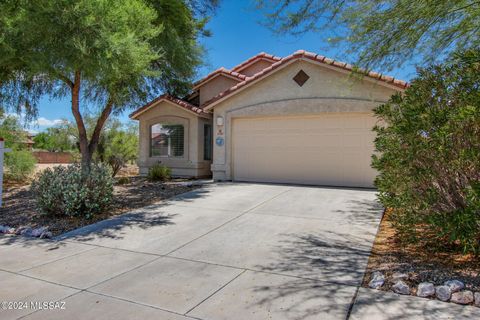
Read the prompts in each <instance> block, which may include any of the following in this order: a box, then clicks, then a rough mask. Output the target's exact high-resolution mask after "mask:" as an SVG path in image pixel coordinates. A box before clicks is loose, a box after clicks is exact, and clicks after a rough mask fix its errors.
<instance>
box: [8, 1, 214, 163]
mask: <svg viewBox="0 0 480 320" xmlns="http://www.w3.org/2000/svg"><path fill="white" fill-rule="evenodd" d="M216 2H217V1H214V0H211V1H187V0H55V1H54V0H39V1H27V0H6V1H2V2H1V3H0V39H1V41H0V104H1V105H4V106H6V107H10V108H14V109H16V110H17V111H18V110H20V109H22V110H24V111H26V113H27V116H29V117H34V116H35V115H36V113H37V108H38V101H39V99H40V97H42V96H44V95H49V96H51V97H54V98H61V97H66V96H70V97H71V110H72V114H73V116H74V119H75V123H76V126H77V130H78V136H79V144H80V145H79V147H80V152H81V155H82V163H83V165H84V167H89V165H90V163H91V161H92V156H93V154H94V152H95V150H96V149H97V147H98V144H99V139H100V134H101V131H102V129H103V127H104V125H105V123H106V121H107V119H108V118H109V117H110V115H112V114H113V115H115V114H119V113H121V112H122V111H123V110H125V109H127V108H132V107H135V106H138V105H139V104H142V103H144V102H145V101H146V100H147V99H149V98H151V97H153V96H156V95H158V94H159V93H160V92H162V91H166V92H168V93H171V94H178V95H180V94H184V93H186V89H187V87H188V86H187V84H188V83H190V82H191V80H192V79H193V77H194V75H195V72H196V68H197V66H198V65H199V64H200V62H201V58H202V48H201V46H200V45H199V44H198V38H199V36H201V35H204V34H207V32H206V31H205V30H204V25H205V23H206V19H205V18H204V17H203V16H202V14H203V13H205V12H208V11H209V9H210V7H215V5H216ZM92 105H93V106H95V107H96V108H97V110H98V111H99V114H100V116H99V117H98V119H97V121H96V124H95V126H94V130H93V133H92V135H91V137H90V138H89V137H88V134H87V130H86V127H85V122H84V118H83V115H82V111H83V110H84V108H85V107H86V106H92Z"/></svg>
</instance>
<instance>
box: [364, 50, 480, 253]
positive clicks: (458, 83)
mask: <svg viewBox="0 0 480 320" xmlns="http://www.w3.org/2000/svg"><path fill="white" fill-rule="evenodd" d="M375 113H376V114H377V116H378V117H379V119H380V120H381V122H380V123H381V124H380V125H378V126H376V128H375V131H376V132H377V138H376V141H375V145H376V149H377V150H378V151H379V152H380V155H376V156H374V157H373V166H374V167H375V168H376V169H378V170H379V172H380V175H379V176H378V178H377V180H376V185H377V187H378V189H379V191H380V200H381V201H382V202H383V204H384V205H385V206H387V207H392V208H394V212H395V215H394V218H395V226H396V227H397V228H398V230H399V232H400V234H401V235H402V237H403V238H404V239H407V240H413V241H416V240H426V239H428V240H431V241H432V243H436V244H442V245H443V246H447V244H448V245H451V246H454V247H455V246H461V248H462V249H463V251H464V252H475V253H479V252H480V51H478V50H476V51H468V52H467V53H465V54H463V55H462V56H457V57H456V58H455V59H454V61H453V62H452V63H451V64H447V65H434V66H430V67H428V68H426V69H421V70H419V75H418V77H417V78H416V79H415V80H414V81H413V82H412V84H411V87H410V88H408V89H407V90H406V92H405V94H404V95H400V94H398V95H396V96H393V97H392V98H391V100H390V101H389V102H388V103H386V104H384V105H382V106H379V107H378V108H377V109H376V110H375ZM418 231H421V232H418Z"/></svg>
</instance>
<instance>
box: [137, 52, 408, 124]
mask: <svg viewBox="0 0 480 320" xmlns="http://www.w3.org/2000/svg"><path fill="white" fill-rule="evenodd" d="M260 59H264V60H269V61H271V62H273V64H272V65H270V66H269V67H267V68H265V69H263V70H262V71H260V72H258V73H256V74H254V75H253V76H251V77H247V76H245V75H243V74H241V73H239V72H238V71H239V70H240V71H241V70H242V68H245V67H246V66H248V65H250V64H252V63H254V62H255V61H256V60H260ZM299 59H306V60H311V61H315V62H318V63H323V64H326V65H330V66H332V67H335V68H338V69H342V70H346V71H353V66H352V65H350V64H348V63H345V62H340V61H336V60H333V59H329V58H327V57H324V56H321V55H318V54H315V53H312V52H308V51H305V50H298V51H296V52H294V53H293V54H291V55H289V56H286V57H284V58H280V57H276V56H273V55H271V54H267V53H265V52H261V53H259V54H257V55H256V56H254V57H252V58H250V59H248V60H246V61H244V62H242V63H240V64H239V65H237V66H235V67H234V68H232V70H228V69H225V68H223V67H222V68H220V69H217V70H215V71H214V72H212V73H210V74H208V75H207V76H206V77H205V78H203V79H201V80H199V81H197V82H196V83H195V84H194V88H195V87H198V86H199V85H201V84H204V83H205V82H208V81H210V80H211V79H213V78H214V77H216V76H217V75H221V74H223V75H226V76H229V77H233V78H236V79H238V81H239V83H237V84H236V85H234V86H233V87H231V88H229V89H227V90H225V91H223V92H221V93H219V94H218V95H216V96H215V97H213V98H212V99H210V100H209V101H207V102H205V103H204V104H203V105H202V106H201V107H197V106H195V105H193V104H191V103H189V102H187V101H184V100H181V99H179V98H176V97H173V96H170V95H168V94H164V95H161V96H160V97H158V98H156V99H155V100H153V101H151V102H149V103H148V104H146V105H144V106H143V107H141V108H139V109H138V110H136V111H134V112H133V113H132V114H130V118H133V119H135V118H136V117H137V116H138V115H140V114H141V113H143V112H144V111H146V110H147V109H149V108H150V107H151V106H152V105H153V104H155V103H156V102H159V101H161V100H162V99H164V100H167V101H170V102H173V103H174V104H176V105H178V106H180V107H182V108H185V109H187V110H189V111H192V112H194V113H196V114H198V115H200V116H202V115H203V116H210V114H209V113H208V112H206V110H208V109H210V108H212V106H210V105H211V104H212V103H214V102H216V101H218V100H220V99H223V98H224V97H226V96H228V95H230V94H233V93H234V92H236V91H238V90H240V89H242V88H243V87H245V86H247V85H249V84H250V83H252V82H254V81H255V80H258V79H260V78H262V77H264V76H266V75H268V74H270V73H271V72H273V71H274V70H276V69H278V68H280V67H281V66H284V65H285V64H287V63H288V62H291V61H294V60H299ZM357 72H359V73H363V74H364V75H365V76H367V77H369V78H372V79H375V80H379V81H382V82H385V83H388V84H390V85H392V86H395V87H397V88H399V89H402V90H403V89H406V88H407V87H408V86H409V84H408V83H407V82H405V81H402V80H399V79H395V78H394V77H390V76H386V75H382V74H380V73H377V72H374V71H363V70H357ZM209 106H210V107H209Z"/></svg>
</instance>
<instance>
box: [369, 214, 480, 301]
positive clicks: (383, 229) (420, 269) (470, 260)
mask: <svg viewBox="0 0 480 320" xmlns="http://www.w3.org/2000/svg"><path fill="white" fill-rule="evenodd" d="M390 215H391V212H390V211H388V210H387V212H386V213H385V215H384V217H383V219H382V222H381V223H380V227H379V231H378V233H377V237H376V239H375V242H374V245H373V249H372V254H371V256H370V259H369V261H368V267H367V272H366V273H365V277H364V279H363V286H364V287H366V288H368V282H369V281H370V279H371V273H372V272H373V271H380V272H382V273H383V274H384V275H385V278H386V279H387V281H386V282H385V285H384V286H383V287H382V288H381V289H380V290H385V291H390V289H391V286H392V285H393V283H392V282H391V281H388V279H389V278H391V275H392V274H393V273H394V272H401V273H408V274H409V279H408V280H406V281H405V282H406V283H407V284H408V285H409V286H410V288H413V289H415V288H416V287H417V286H418V284H419V283H420V282H432V283H434V284H435V285H440V284H443V282H444V281H446V280H452V279H457V280H460V281H462V282H463V283H465V286H466V289H469V290H473V291H480V257H478V256H477V257H475V256H474V255H462V254H460V253H458V252H455V251H447V250H444V252H433V251H432V247H431V246H429V245H426V244H416V245H405V244H403V243H402V242H400V241H399V239H398V237H397V236H396V232H395V229H394V228H393V227H392V224H391V220H390ZM413 293H414V294H415V291H414V292H413Z"/></svg>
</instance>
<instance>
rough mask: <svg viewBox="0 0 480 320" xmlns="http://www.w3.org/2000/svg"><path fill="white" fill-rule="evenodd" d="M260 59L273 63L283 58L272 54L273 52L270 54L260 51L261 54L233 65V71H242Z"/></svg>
mask: <svg viewBox="0 0 480 320" xmlns="http://www.w3.org/2000/svg"><path fill="white" fill-rule="evenodd" d="M260 60H263V61H269V62H271V63H272V64H273V63H275V62H278V61H280V60H282V58H281V57H276V56H274V55H271V54H268V53H265V52H260V53H259V54H257V55H255V56H253V57H251V58H250V59H248V60H245V61H243V62H242V63H240V64H238V65H236V66H235V67H233V68H232V71H235V72H239V73H241V72H242V70H244V69H246V68H248V67H249V66H251V65H253V64H254V63H256V62H258V61H260Z"/></svg>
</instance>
